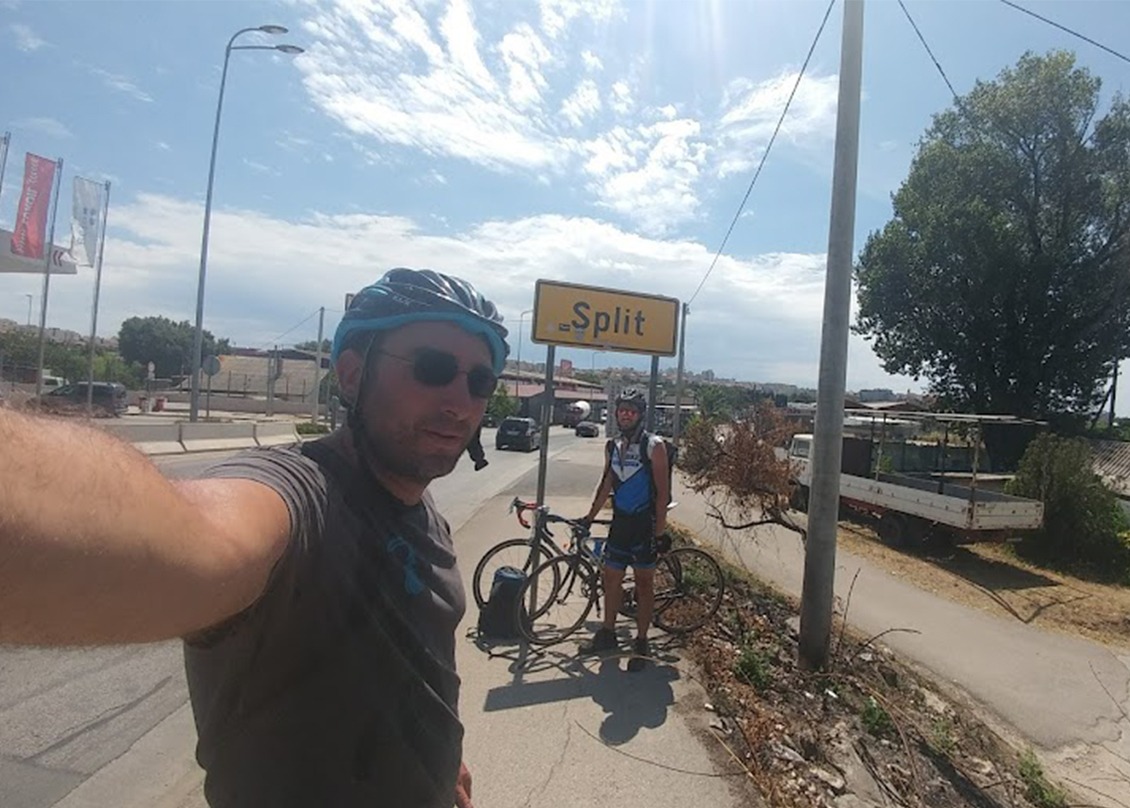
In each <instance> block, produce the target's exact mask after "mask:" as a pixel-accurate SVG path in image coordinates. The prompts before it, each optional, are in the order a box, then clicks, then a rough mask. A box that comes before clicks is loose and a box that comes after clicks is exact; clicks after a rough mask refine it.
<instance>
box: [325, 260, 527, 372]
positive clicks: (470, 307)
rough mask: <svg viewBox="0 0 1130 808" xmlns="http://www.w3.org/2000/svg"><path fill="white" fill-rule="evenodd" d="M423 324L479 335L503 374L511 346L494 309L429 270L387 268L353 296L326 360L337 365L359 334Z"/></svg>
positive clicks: (458, 284) (474, 293) (469, 288)
mask: <svg viewBox="0 0 1130 808" xmlns="http://www.w3.org/2000/svg"><path fill="white" fill-rule="evenodd" d="M425 320H444V321H448V322H453V323H455V324H457V325H459V326H461V327H462V328H464V329H466V330H467V331H469V332H471V333H472V334H477V335H479V336H482V337H483V338H484V339H485V340H486V341H487V344H488V345H489V346H490V353H491V364H492V365H493V369H494V372H495V373H501V372H502V369H503V367H504V366H505V364H506V357H507V355H508V354H509V353H510V347H509V346H508V345H507V343H506V337H507V333H508V332H507V330H506V328H505V326H503V325H502V315H501V314H499V313H498V309H497V307H496V306H495V305H494V304H493V303H491V302H490V301H489V300H487V299H486V298H485V297H483V296H482V295H481V294H480V293H479V292H478V291H477V290H476V289H475V287H474V286H472V285H471V284H469V283H467V281H464V280H460V279H459V278H455V277H452V276H451V275H444V274H443V273H440V272H436V271H434V270H431V269H405V268H403V267H398V268H397V269H390V270H389V271H388V272H386V273H385V274H384V277H382V278H381V279H380V280H379V281H377V282H376V283H374V284H372V285H370V286H366V287H365V288H364V289H362V290H361V291H360V292H358V293H357V294H356V295H354V297H353V300H352V301H351V302H350V304H349V310H348V311H346V312H345V316H344V317H342V318H341V323H340V324H339V325H338V327H337V331H336V332H335V333H334V341H333V349H332V350H331V352H330V360H331V361H333V362H336V361H337V359H338V357H339V356H340V355H341V352H342V350H344V349H345V348H346V347H347V346H348V344H349V342H350V341H351V338H353V337H355V336H356V335H357V334H360V333H367V332H373V331H386V330H388V329H392V328H398V327H399V326H402V325H407V324H408V323H414V322H420V321H425Z"/></svg>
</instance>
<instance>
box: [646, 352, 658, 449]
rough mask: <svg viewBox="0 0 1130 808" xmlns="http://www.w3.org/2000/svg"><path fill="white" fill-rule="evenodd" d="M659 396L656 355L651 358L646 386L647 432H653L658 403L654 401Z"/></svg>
mask: <svg viewBox="0 0 1130 808" xmlns="http://www.w3.org/2000/svg"><path fill="white" fill-rule="evenodd" d="M658 395H659V356H658V354H656V355H654V356H652V357H651V381H650V382H648V385H647V403H648V407H647V421H646V423H645V425H644V429H646V430H647V431H648V432H654V431H655V413H656V408H657V407H658V406H659V402H658V401H656V398H658Z"/></svg>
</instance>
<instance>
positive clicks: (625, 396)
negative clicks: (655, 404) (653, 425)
mask: <svg viewBox="0 0 1130 808" xmlns="http://www.w3.org/2000/svg"><path fill="white" fill-rule="evenodd" d="M625 404H626V405H628V406H629V407H635V408H636V410H637V411H638V412H639V414H640V415H643V414H644V413H645V412H647V395H646V394H644V392H643V390H639V389H637V388H635V387H629V388H628V389H626V390H624V391H623V392H622V393H620V395H618V396H616V406H617V408H619V407H622V406H624V405H625Z"/></svg>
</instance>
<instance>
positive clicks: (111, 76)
mask: <svg viewBox="0 0 1130 808" xmlns="http://www.w3.org/2000/svg"><path fill="white" fill-rule="evenodd" d="M90 72H91V73H93V74H94V75H95V76H98V77H99V78H100V79H102V83H103V84H105V85H106V86H107V87H109V88H110V89H111V90H117V91H118V92H120V93H125V94H126V95H128V96H129V97H130V98H132V99H134V100H135V101H143V102H145V103H150V102H151V101H152V100H153V96H151V95H149V93H147V92H145V91H144V90H142V89H141V88H139V87H138V86H137V85H136V84H134V83H133V81H131V80H130V79H129V78H128V77H126V76H122V75H120V74H118V73H111V72H110V71H109V70H103V69H102V68H99V67H93V68H91V69H90Z"/></svg>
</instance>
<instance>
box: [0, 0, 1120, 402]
mask: <svg viewBox="0 0 1130 808" xmlns="http://www.w3.org/2000/svg"><path fill="white" fill-rule="evenodd" d="M906 5H907V8H908V9H909V10H910V12H911V14H912V15H913V16H914V18H915V20H916V22H917V23H918V25H919V27H920V28H921V30H922V32H923V35H924V36H925V37H926V39H927V41H928V42H929V43H930V45H931V47H932V48H933V50H934V52H935V55H936V56H937V57H938V60H939V62H940V63H941V65H942V67H943V68H944V69H945V71H946V73H947V75H948V76H949V78H950V81H951V82H952V83H953V84H954V86H955V88H956V89H957V91H958V92H965V91H967V90H968V89H969V88H970V87H971V86H972V85H973V82H974V81H976V80H977V79H985V80H988V79H992V78H994V77H995V76H996V75H997V74H998V73H999V71H1000V70H1001V69H1003V68H1005V67H1008V66H1010V65H1012V64H1014V63H1015V62H1016V60H1017V59H1018V58H1019V56H1020V55H1021V54H1022V53H1024V52H1025V51H1026V50H1032V51H1035V52H1045V51H1047V50H1049V49H1053V48H1067V49H1071V50H1073V51H1075V52H1076V54H1077V56H1078V61H1079V63H1080V64H1081V65H1083V66H1086V67H1087V68H1088V69H1090V70H1091V71H1092V72H1093V73H1094V74H1095V75H1097V76H1099V77H1100V78H1101V79H1102V80H1103V93H1104V98H1107V99H1109V97H1110V96H1111V95H1112V94H1113V93H1114V92H1117V91H1125V90H1126V89H1127V87H1128V85H1130V65H1127V64H1126V63H1125V62H1122V61H1120V60H1118V59H1117V58H1115V57H1114V56H1111V55H1110V54H1107V53H1104V52H1103V51H1101V50H1100V49H1098V48H1095V47H1094V46H1092V45H1089V44H1087V43H1085V42H1082V41H1079V40H1077V39H1074V38H1072V37H1070V36H1069V35H1068V34H1066V33H1064V32H1062V31H1058V30H1056V29H1054V28H1052V27H1050V26H1047V25H1045V24H1043V23H1041V22H1039V21H1038V20H1035V19H1033V18H1031V17H1029V16H1026V15H1024V14H1021V13H1019V12H1017V11H1016V10H1014V9H1011V8H1009V7H1007V6H1005V5H1004V4H1002V3H999V2H996V0H965V1H964V2H956V1H954V2H922V1H921V0H906ZM1025 5H1027V6H1028V7H1031V8H1033V9H1035V10H1037V11H1039V12H1040V13H1041V14H1043V15H1045V16H1048V17H1050V18H1052V19H1054V20H1057V21H1059V22H1061V23H1063V24H1065V25H1068V26H1070V27H1072V28H1074V29H1076V30H1078V31H1080V32H1082V33H1084V34H1087V35H1089V36H1091V37H1093V38H1095V39H1097V40H1099V41H1101V42H1106V44H1109V45H1111V46H1112V47H1117V46H1118V44H1119V43H1118V41H1117V39H1116V38H1113V36H1112V32H1117V31H1126V30H1130V4H1125V3H1117V2H1087V1H1086V0H1074V1H1073V2H1030V0H1029V1H1028V2H1025ZM825 8H826V3H825V2H823V0H821V1H820V2H807V1H806V0H791V1H790V2H784V0H778V1H775V2H754V1H749V0H741V1H739V0H733V1H732V2H717V1H708V2H694V3H691V2H676V1H675V0H666V1H660V0H652V1H651V2H627V3H620V2H615V1H614V0H542V2H528V3H524V2H521V3H520V2H516V1H515V0H487V1H486V2H476V1H475V0H459V1H458V2H453V1H449V0H431V1H430V2H422V3H410V2H393V1H392V0H389V1H388V2H377V1H376V0H371V1H367V2H362V0H338V1H337V2H331V0H296V1H295V2H280V3H271V2H257V3H250V2H237V1H236V0H229V1H228V2H202V1H201V2H101V1H100V0H89V1H88V2H70V3H68V2H26V1H25V2H13V1H12V0H0V75H4V76H6V77H8V79H9V80H7V81H4V82H3V83H2V84H0V110H3V113H2V116H0V130H4V129H7V130H11V132H12V149H11V158H10V159H9V163H8V171H7V174H6V177H5V181H4V187H3V189H2V192H0V225H3V226H5V227H10V226H11V221H12V216H13V211H14V208H15V203H16V197H17V195H18V190H19V182H20V174H21V171H22V155H23V153H24V152H25V151H33V152H36V153H38V154H41V155H44V156H47V157H60V156H61V157H63V158H64V160H65V161H66V162H65V168H64V190H65V195H64V197H63V199H64V204H63V205H61V207H60V218H59V225H58V232H59V233H65V232H66V230H67V227H66V221H67V219H66V214H67V209H68V206H67V205H66V204H65V202H66V200H68V199H69V187H70V179H71V177H72V176H73V175H74V174H76V173H78V174H81V175H83V176H87V177H91V178H94V179H103V178H104V179H109V180H110V182H111V183H112V191H111V206H110V219H109V222H110V225H109V237H108V241H107V245H106V253H105V272H104V281H103V291H102V306H101V314H100V328H99V331H100V333H102V334H104V335H108V334H112V333H115V332H116V331H117V328H118V326H119V325H120V323H121V321H122V320H123V319H124V318H126V317H129V316H131V315H150V314H163V315H166V316H168V317H172V318H174V319H177V320H183V319H188V320H191V319H192V318H193V316H194V310H195V290H196V271H197V262H198V255H199V248H200V228H201V220H202V205H203V199H204V191H205V185H206V179H207V167H208V151H209V147H210V143H211V130H212V124H213V116H214V112H215V104H216V93H217V89H218V85H219V77H220V68H221V64H222V60H223V50H224V45H225V43H226V42H227V39H228V37H230V36H231V34H232V33H234V32H235V31H236V30H238V29H240V28H243V27H249V26H256V25H260V24H264V23H276V24H281V25H285V26H287V27H288V28H290V33H289V34H288V35H285V36H282V37H268V36H266V35H259V34H252V35H247V36H245V37H244V38H243V39H241V42H243V43H245V44H256V43H260V42H262V43H264V44H277V43H281V42H291V43H294V44H297V45H300V46H302V47H304V48H306V53H305V54H303V55H302V56H299V57H290V56H285V55H282V54H278V53H275V52H269V51H247V52H237V53H234V54H233V56H232V63H231V67H230V70H229V75H228V85H227V96H226V99H225V104H224V117H223V122H222V125H221V135H220V151H219V157H218V162H217V181H216V188H215V208H214V212H213V221H212V239H211V247H210V256H211V258H210V261H209V275H208V286H207V303H206V314H205V326H206V327H207V328H209V329H210V330H211V331H213V332H214V333H216V334H217V335H219V336H228V337H231V338H232V339H233V340H234V341H235V342H236V343H237V344H241V345H251V346H265V345H270V344H272V343H273V342H275V341H276V339H277V340H278V341H279V342H280V343H282V344H288V343H293V342H295V341H300V340H305V339H312V338H314V336H315V335H316V328H317V322H316V317H315V318H313V319H306V318H307V317H309V315H311V313H312V312H314V311H315V310H316V309H317V308H318V307H319V306H326V307H327V332H329V331H331V330H332V328H333V326H334V325H335V324H336V322H337V318H338V317H339V316H340V309H341V306H342V301H343V297H344V295H345V293H346V292H349V291H354V290H356V289H357V288H358V287H360V286H362V285H364V284H365V283H366V282H368V281H370V280H372V279H375V278H376V277H377V276H379V275H380V274H381V272H383V270H384V269H386V268H388V267H391V266H397V265H407V266H430V267H434V268H436V269H441V270H445V271H449V272H452V273H454V274H458V275H462V276H464V277H467V278H468V279H470V280H472V281H473V282H475V283H476V284H477V285H479V286H480V287H481V288H482V289H483V290H484V291H485V292H486V293H487V294H488V295H489V296H491V297H493V298H495V299H496V300H497V301H498V302H499V304H500V307H501V308H502V310H503V312H504V314H505V315H506V317H507V320H508V323H509V324H510V325H511V326H512V330H513V331H516V330H517V325H518V320H519V314H520V312H522V311H523V310H525V309H528V308H530V307H531V305H532V301H533V288H534V282H535V280H536V279H538V278H551V279H557V280H569V281H573V282H577V283H591V284H594V285H599V286H609V287H614V288H621V289H629V290H637V291H641V292H651V293H658V294H664V295H670V296H673V297H676V298H679V299H681V300H686V299H688V298H689V297H690V295H691V294H692V293H693V292H694V291H695V289H696V287H697V286H698V284H699V281H700V280H701V278H702V277H703V274H704V273H705V271H706V269H707V267H708V266H709V264H710V260H711V258H712V256H713V254H714V252H715V250H716V249H717V248H718V245H719V243H720V242H721V239H722V237H723V235H724V233H725V231H726V228H727V227H728V225H729V223H730V220H731V219H732V217H733V215H734V213H735V211H736V209H737V205H738V203H739V202H740V200H741V198H742V195H743V194H744V193H745V190H746V187H747V185H748V183H749V181H750V179H751V177H752V175H753V170H754V168H755V167H756V164H757V161H758V160H759V159H760V157H761V155H762V153H763V151H764V149H765V146H766V144H767V142H768V139H769V136H770V134H771V132H772V130H773V127H774V125H775V123H776V120H777V117H778V115H779V114H780V110H781V108H782V106H783V104H784V101H785V99H786V97H787V95H788V92H789V90H790V89H791V88H792V86H793V83H794V81H795V80H796V75H797V72H798V70H799V68H800V66H801V64H802V63H803V59H804V56H805V53H806V52H807V49H808V47H809V44H810V43H811V40H812V37H813V36H814V34H815V32H816V29H817V27H818V26H819V23H820V20H821V18H822V17H823V14H824V10H825ZM841 15H842V6H841V5H840V4H837V6H836V8H835V9H834V10H833V12H832V15H831V18H830V19H829V22H828V25H827V27H826V29H825V30H824V33H823V35H822V37H821V40H820V42H819V44H818V46H817V49H816V52H815V55H814V57H813V59H812V62H811V64H810V65H809V68H808V70H807V72H806V74H805V77H804V79H803V81H802V83H801V86H800V89H799V91H798V94H797V97H796V99H795V101H794V103H793V107H792V109H791V111H790V114H789V117H788V118H787V120H786V123H785V127H784V129H783V131H782V134H781V136H780V137H779V138H778V141H777V143H776V144H775V146H774V147H773V151H772V153H771V154H770V156H769V159H768V161H767V163H766V167H765V170H764V172H763V173H762V175H761V178H760V179H759V181H758V183H757V186H756V187H755V188H754V191H753V194H752V196H751V197H750V200H749V203H748V205H747V208H746V211H745V213H744V214H743V216H742V218H741V220H740V221H739V223H738V226H737V227H736V229H735V231H734V234H733V236H732V237H731V239H730V241H729V244H728V245H727V247H726V250H725V253H724V254H723V257H722V259H721V260H720V261H719V263H718V266H717V268H716V269H715V270H714V272H713V274H712V275H711V277H710V278H709V280H708V281H707V282H706V284H705V285H704V286H703V288H702V291H701V293H700V294H699V296H698V297H697V299H696V300H695V301H694V303H693V305H692V315H691V317H690V319H689V321H688V332H687V334H688V336H687V364H688V367H690V368H692V369H695V370H703V369H706V368H712V369H713V370H714V371H715V372H716V373H718V374H720V375H726V376H734V377H737V378H741V379H746V380H754V381H776V382H790V383H796V384H802V385H815V381H816V376H817V366H818V357H819V339H820V327H821V311H822V305H823V280H824V276H823V272H824V254H825V251H826V249H827V238H828V216H829V204H830V194H831V171H832V146H833V135H834V130H835V107H836V93H837V81H838V79H837V73H838V65H839V46H840V28H841V24H840V23H841ZM863 78H864V98H863V108H862V128H861V140H860V160H859V197H858V208H857V213H856V245H855V246H856V249H857V250H858V249H859V247H861V246H862V243H863V240H864V238H865V237H866V235H867V234H868V233H869V232H871V231H873V230H876V229H878V228H881V227H882V226H883V224H884V223H885V222H886V221H887V219H888V218H889V216H890V201H889V200H890V194H891V193H892V192H893V191H894V190H895V189H897V187H898V184H899V183H900V181H901V180H902V179H903V177H904V176H905V173H906V171H907V168H908V166H909V163H910V160H911V158H912V156H913V153H914V145H915V142H916V141H917V139H918V138H919V137H920V136H921V134H922V133H923V131H924V130H925V128H926V127H927V126H928V125H929V123H930V119H931V116H932V115H933V114H934V113H936V112H938V111H940V110H942V109H944V108H945V107H947V106H948V104H949V103H950V100H951V99H950V96H949V91H948V90H947V88H946V86H945V83H944V82H943V81H942V78H941V77H940V76H939V75H938V72H937V70H936V68H935V67H934V65H933V64H932V63H931V61H930V60H929V57H928V56H927V55H926V53H925V52H924V50H923V49H922V46H921V44H920V43H919V42H918V40H917V38H916V36H915V34H914V32H913V30H912V29H911V27H910V25H909V23H908V22H907V20H906V18H905V17H904V15H903V13H902V11H901V9H900V8H899V6H898V4H897V3H896V2H893V1H888V0H871V2H869V3H868V4H867V8H866V22H865V56H864V69H863ZM65 241H66V239H65V238H64V236H62V235H57V237H56V242H58V243H63V242H65ZM92 278H93V273H92V272H91V271H90V270H89V268H80V271H79V274H78V275H76V276H72V277H56V278H54V279H53V281H52V292H51V297H50V311H49V318H48V319H49V324H50V325H53V326H58V327H62V328H72V329H75V330H78V331H83V332H85V331H86V330H88V329H89V316H90V300H91V290H92ZM39 290H40V279H39V278H37V277H35V276H31V275H0V317H7V318H10V319H15V320H19V321H21V322H22V321H24V320H25V318H26V317H27V302H28V301H27V297H26V295H27V294H34V295H36V296H38V294H39ZM299 323H302V325H301V326H299V327H298V328H294V330H290V329H292V328H293V327H294V326H296V325H298V324H299ZM525 328H526V330H527V331H528V328H529V317H528V316H527V317H526V319H525ZM288 330H289V333H286V332H288ZM541 350H542V349H541V348H540V347H535V346H533V345H532V344H531V343H529V342H528V340H527V341H526V342H525V343H524V346H523V355H522V358H523V359H524V360H527V361H528V360H532V359H535V358H536V357H537V355H538V353H539V352H540V351H541ZM563 355H564V356H566V357H571V358H572V359H573V361H574V362H575V364H576V365H577V366H578V367H588V366H590V365H591V364H595V365H596V367H602V366H604V365H606V364H609V363H611V364H616V365H621V364H635V365H636V366H639V367H643V366H645V364H646V360H641V359H640V358H633V357H629V356H627V355H611V354H596V355H593V353H592V352H589V351H577V352H572V353H570V352H565V353H564V354H563ZM673 362H674V359H670V360H667V359H665V360H663V365H664V366H667V365H668V364H673ZM848 386H849V388H860V387H873V386H889V387H893V388H894V389H896V390H906V389H920V388H921V387H922V386H923V383H918V382H915V381H913V380H910V379H905V378H892V377H888V376H887V375H886V374H885V373H884V372H883V371H882V369H881V367H880V365H879V362H878V360H877V359H876V358H875V357H874V355H873V354H872V353H871V351H870V349H869V348H868V346H867V343H866V342H865V341H863V340H861V339H859V338H857V337H852V341H851V347H850V362H849V368H848ZM1119 398H1120V402H1125V403H1126V405H1127V411H1130V386H1128V387H1127V389H1126V390H1125V391H1124V392H1122V391H1120V396H1119ZM1120 409H1121V408H1120Z"/></svg>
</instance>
